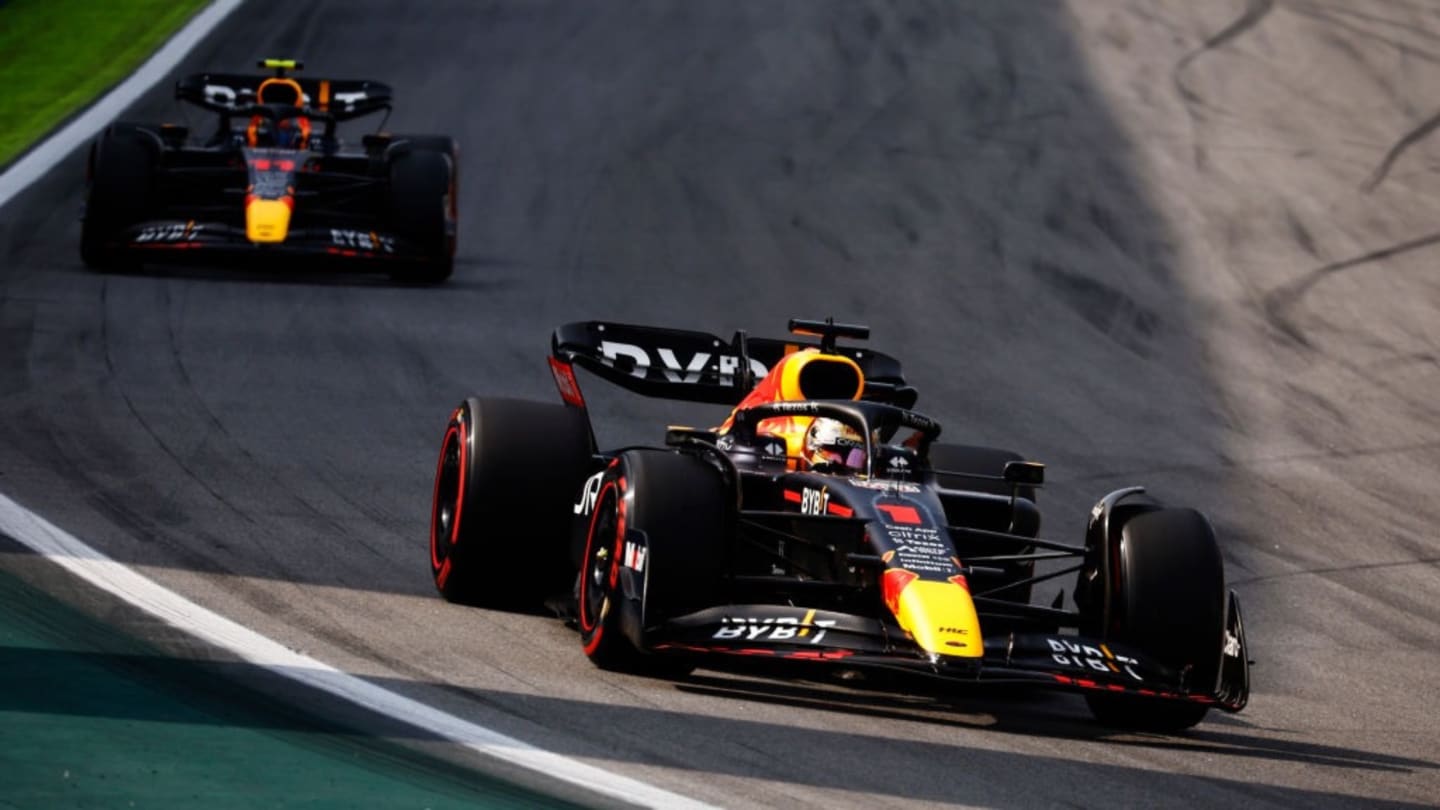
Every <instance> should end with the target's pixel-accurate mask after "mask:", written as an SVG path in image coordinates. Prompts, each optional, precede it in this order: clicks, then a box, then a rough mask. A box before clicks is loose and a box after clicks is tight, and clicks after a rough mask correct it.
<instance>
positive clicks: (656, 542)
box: [577, 450, 732, 677]
mask: <svg viewBox="0 0 1440 810" xmlns="http://www.w3.org/2000/svg"><path fill="white" fill-rule="evenodd" d="M596 503H597V506H596V510H595V512H594V513H593V515H592V516H591V522H590V528H589V532H588V533H587V537H586V542H585V553H584V557H583V559H584V562H583V564H582V567H581V571H580V582H579V584H578V593H577V597H578V599H577V603H578V616H579V625H580V635H581V642H582V644H583V645H584V650H585V654H586V655H587V656H588V657H589V658H590V660H591V661H592V662H594V663H595V664H596V666H599V667H601V668H602V669H610V670H617V671H622V672H630V673H635V674H644V675H653V676H660V677H678V676H680V675H684V674H686V673H688V672H689V671H690V670H691V669H693V665H692V664H690V663H689V662H688V661H687V660H685V659H680V658H672V657H668V656H663V655H652V654H648V653H647V652H644V651H643V650H644V645H645V639H644V633H645V631H646V630H647V629H648V628H651V627H653V626H655V625H656V624H658V623H659V622H662V621H664V620H666V619H669V618H673V617H675V616H680V615H683V614H685V613H689V612H691V611H694V610H698V609H700V608H703V607H708V606H710V605H714V604H718V603H719V602H720V601H721V587H720V586H721V582H722V579H723V576H724V571H725V548H726V546H725V539H726V537H727V536H728V533H729V531H730V529H731V526H732V517H731V512H732V510H731V508H730V503H731V501H730V500H729V498H728V497H727V493H726V488H725V485H724V482H723V480H722V478H721V476H720V474H719V472H718V471H717V470H716V469H715V468H714V467H712V466H710V465H709V464H707V463H705V462H704V461H701V460H700V459H698V458H696V457H694V456H688V455H682V454H679V453H673V452H668V451H662V450H631V451H628V452H626V453H625V454H624V455H622V456H621V457H620V459H619V462H618V463H617V464H616V465H615V466H613V467H611V469H610V470H609V471H607V473H606V475H605V478H604V480H603V481H602V483H601V487H600V493H599V496H598V498H597V502H596Z"/></svg>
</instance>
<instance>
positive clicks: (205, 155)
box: [80, 59, 457, 282]
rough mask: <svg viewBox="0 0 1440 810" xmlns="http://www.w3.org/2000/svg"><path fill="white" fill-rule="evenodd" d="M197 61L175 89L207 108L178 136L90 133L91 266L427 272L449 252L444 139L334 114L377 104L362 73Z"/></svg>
mask: <svg viewBox="0 0 1440 810" xmlns="http://www.w3.org/2000/svg"><path fill="white" fill-rule="evenodd" d="M260 64H261V66H262V67H265V68H269V69H271V70H272V71H273V73H272V74H271V75H258V76H251V75H234V74H222V73H203V74H197V75H193V76H188V77H186V78H184V79H181V80H180V81H179V82H178V83H177V84H176V86H175V95H176V97H177V98H179V99H180V100H182V101H186V102H189V103H191V104H195V105H198V106H200V107H203V108H204V109H207V110H210V111H212V112H215V113H217V114H218V115H219V124H218V126H217V127H216V129H215V130H214V131H213V132H212V133H210V134H208V135H205V136H203V137H191V135H190V132H189V130H188V129H186V128H185V127H182V126H176V125H173V124H157V125H150V124H133V123H116V124H112V125H111V126H109V127H107V128H106V129H105V131H104V132H103V133H101V135H100V137H99V138H98V139H97V140H96V141H95V143H94V144H92V145H91V148H90V153H89V159H88V163H87V179H88V189H89V190H88V194H87V197H86V203H85V216H84V220H83V223H82V225H81V236H80V255H81V258H82V259H84V261H85V263H86V264H87V265H89V266H91V267H94V268H98V269H106V268H113V267H122V266H127V265H128V266H133V265H137V264H140V263H142V262H145V261H159V260H162V259H173V260H182V261H185V262H217V261H223V260H230V261H239V262H245V263H249V264H252V265H254V264H258V263H265V264H269V263H273V262H275V261H276V260H277V259H281V258H285V259H288V260H292V261H296V262H298V263H303V264H306V265H314V264H319V263H326V264H341V265H343V266H347V267H349V268H351V269H361V270H377V271H381V272H388V273H390V274H391V275H392V276H394V277H395V278H397V279H404V280H412V281H421V282H438V281H443V280H444V279H446V278H448V277H449V276H450V273H451V270H452V268H453V265H454V255H455V221H456V193H455V192H456V180H457V163H456V158H457V150H456V145H455V142H454V140H453V139H451V138H449V137H446V136H439V135H390V134H385V133H374V134H369V135H365V136H364V137H363V138H362V140H361V142H360V143H359V144H357V145H351V144H347V143H345V142H344V141H342V140H341V139H340V138H339V137H338V135H337V134H336V125H337V124H338V123H340V122H342V121H349V120H352V119H355V118H359V117H362V116H368V115H372V114H375V113H380V112H384V113H386V114H387V115H388V113H389V111H390V108H391V107H390V101H391V90H390V88H389V87H388V86H386V85H384V84H381V83H380V82H375V81H361V80H344V79H310V78H305V79H298V78H295V77H293V76H291V75H290V71H294V70H298V69H299V68H300V67H301V64H300V63H299V62H296V61H294V60H283V59H267V60H264V61H262V62H261V63H260Z"/></svg>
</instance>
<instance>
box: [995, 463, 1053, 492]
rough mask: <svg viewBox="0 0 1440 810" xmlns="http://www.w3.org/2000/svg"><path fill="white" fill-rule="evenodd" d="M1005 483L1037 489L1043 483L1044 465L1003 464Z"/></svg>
mask: <svg viewBox="0 0 1440 810" xmlns="http://www.w3.org/2000/svg"><path fill="white" fill-rule="evenodd" d="M1004 475H1005V481H1006V483H1009V484H1010V485H1012V486H1026V487H1038V486H1041V485H1042V484H1044V483H1045V465H1044V464H1041V463H1039V462H1037V461H1007V462H1005V473H1004Z"/></svg>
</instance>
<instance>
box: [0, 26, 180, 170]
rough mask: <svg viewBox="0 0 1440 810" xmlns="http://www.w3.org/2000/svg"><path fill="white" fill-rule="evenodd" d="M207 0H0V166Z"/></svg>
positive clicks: (128, 68) (129, 68) (117, 77)
mask: <svg viewBox="0 0 1440 810" xmlns="http://www.w3.org/2000/svg"><path fill="white" fill-rule="evenodd" d="M206 3H207V0H0V122H4V123H3V124H0V167H3V166H5V165H6V164H8V163H9V162H10V161H11V160H13V159H14V158H15V157H16V156H18V155H19V154H20V152H21V151H22V150H24V149H26V148H28V147H29V146H30V144H32V143H34V142H35V141H37V140H39V139H40V137H41V136H43V135H44V134H45V133H47V132H49V131H50V130H51V129H54V128H55V126H56V125H58V124H59V123H61V122H62V121H64V120H65V119H66V118H67V117H69V116H70V115H71V114H73V113H74V112H76V111H77V110H79V109H80V108H81V107H84V106H85V105H86V104H88V103H90V100H91V99H93V98H95V97H96V96H98V95H100V94H101V93H102V92H103V91H105V90H107V89H108V88H110V87H111V86H112V85H114V84H117V83H118V82H120V81H121V80H122V79H124V78H125V77H126V76H128V75H130V73H131V72H133V71H134V70H135V68H136V67H138V66H139V65H140V63H141V62H143V61H145V59H146V58H147V57H149V56H150V54H151V53H153V52H154V51H155V50H156V49H157V48H159V47H160V45H161V44H162V43H164V42H165V40H166V39H168V38H169V37H170V35H171V34H174V33H175V31H177V30H178V29H179V28H180V26H182V25H184V24H185V22H186V21H187V20H189V19H190V18H191V17H192V16H193V15H194V14H195V12H196V11H197V10H199V9H200V8H201V7H203V6H205V5H206Z"/></svg>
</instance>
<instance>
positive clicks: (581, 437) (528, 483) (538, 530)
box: [430, 398, 592, 609]
mask: <svg viewBox="0 0 1440 810" xmlns="http://www.w3.org/2000/svg"><path fill="white" fill-rule="evenodd" d="M591 459H592V447H591V438H590V427H589V423H588V422H587V420H586V418H585V414H584V412H583V411H579V410H577V409H574V408H568V407H565V406H563V405H551V404H549V403H541V402H526V401H522V400H512V399H475V398H470V399H467V400H465V401H464V402H463V403H461V405H460V407H459V408H457V409H456V410H455V413H454V414H453V415H452V416H451V417H450V424H449V426H448V428H447V429H446V431H445V438H444V440H443V441H442V443H441V447H440V461H439V463H438V465H437V466H436V472H435V494H434V499H433V501H432V504H431V509H430V573H431V576H432V577H433V578H434V581H435V587H436V589H437V590H439V591H440V594H441V595H442V596H444V597H445V599H446V600H448V601H451V602H461V603H465V604H473V605H480V606H483V607H499V608H512V609H527V608H537V607H539V606H540V605H541V604H542V603H543V601H544V599H545V598H546V597H548V596H552V595H555V594H558V593H564V592H566V591H567V590H568V588H569V587H570V585H571V583H572V582H573V578H574V572H575V569H574V567H573V565H572V564H571V562H570V560H569V558H568V553H567V546H568V537H569V528H570V519H571V517H572V511H571V506H572V500H571V499H572V498H573V497H574V495H575V493H576V492H577V491H579V489H580V484H581V482H582V481H583V480H584V479H585V474H586V472H587V471H588V470H589V467H590V464H591Z"/></svg>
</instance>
